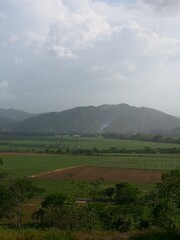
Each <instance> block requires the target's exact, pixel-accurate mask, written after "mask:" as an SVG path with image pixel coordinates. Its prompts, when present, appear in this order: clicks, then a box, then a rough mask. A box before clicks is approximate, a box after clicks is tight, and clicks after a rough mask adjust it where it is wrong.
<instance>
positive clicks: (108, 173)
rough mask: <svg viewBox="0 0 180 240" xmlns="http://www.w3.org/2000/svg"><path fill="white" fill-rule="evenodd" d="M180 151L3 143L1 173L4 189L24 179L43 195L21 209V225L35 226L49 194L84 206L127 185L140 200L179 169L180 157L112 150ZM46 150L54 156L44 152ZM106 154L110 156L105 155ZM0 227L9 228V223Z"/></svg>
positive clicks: (91, 143)
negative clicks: (167, 174)
mask: <svg viewBox="0 0 180 240" xmlns="http://www.w3.org/2000/svg"><path fill="white" fill-rule="evenodd" d="M58 144H59V145H58ZM179 146H180V145H177V144H168V143H166V144H165V143H152V142H142V141H130V140H114V139H104V138H100V137H96V138H79V137H78V138H71V137H66V138H65V139H63V140H62V139H55V138H54V139H53V138H52V137H41V138H40V137H36V138H28V137H26V138H25V137H17V138H14V137H13V138H12V137H9V138H6V139H3V140H2V138H1V141H0V159H1V160H2V165H1V166H0V169H1V170H2V171H4V172H8V174H9V175H8V177H7V179H6V180H3V182H2V183H6V182H5V181H7V184H8V181H9V182H10V183H11V179H17V178H23V179H27V178H28V179H29V180H30V181H31V182H32V183H33V185H34V186H36V187H40V188H43V189H44V190H45V191H44V192H43V193H41V194H40V195H39V196H38V198H34V199H31V201H30V202H26V203H24V204H23V206H22V211H23V212H24V215H23V217H22V221H23V224H34V220H32V219H31V214H32V213H33V212H34V211H37V210H38V209H39V208H40V207H41V202H42V201H43V199H45V198H46V196H48V195H49V194H54V193H58V194H66V195H67V196H71V197H72V198H73V199H74V198H75V199H76V200H78V201H82V199H84V198H85V199H89V198H92V197H94V198H98V197H99V196H100V197H102V196H103V192H104V191H105V189H108V188H110V189H112V188H114V186H117V185H118V184H119V183H121V182H128V183H129V184H130V185H131V186H132V188H135V189H136V188H138V189H139V190H141V191H142V192H143V194H148V193H150V192H151V190H153V189H154V186H155V184H156V183H157V182H158V183H159V182H161V174H162V173H164V172H167V171H169V170H173V169H177V168H180V154H175V153H174V154H172V153H171V154H162V153H159V151H158V150H157V151H155V153H145V152H142V153H141V154H140V153H138V154H137V153H135V152H134V153H131V154H127V153H118V152H116V149H120V148H126V149H134V150H135V149H144V148H152V149H166V148H167V149H169V148H179ZM47 148H48V149H49V150H53V151H52V152H51V151H48V152H47V151H46V150H47ZM59 148H61V149H62V151H61V152H59V153H58V152H56V150H58V149H59ZM67 148H69V149H80V148H81V149H82V148H85V149H90V150H91V149H93V148H98V149H101V150H102V151H101V153H100V154H99V153H96V152H95V154H94V153H93V154H89V152H87V154H86V152H83V153H79V152H78V153H77V152H76V154H73V152H68V151H67V150H66V149H67ZM106 149H112V151H111V152H106ZM113 150H115V152H113ZM105 200H106V198H105ZM77 207H79V206H78V205H77ZM109 208H111V207H110V206H109ZM112 209H113V207H112ZM68 218H69V217H68ZM3 223H9V220H6V221H5V222H3ZM43 234H45V233H43ZM55 234H56V233H55ZM52 239H54V238H52ZM57 239H58V238H57ZM60 239H61V238H60ZM118 239H120V238H119V237H118Z"/></svg>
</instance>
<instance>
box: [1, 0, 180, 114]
mask: <svg viewBox="0 0 180 240" xmlns="http://www.w3.org/2000/svg"><path fill="white" fill-rule="evenodd" d="M115 2H117V3H119V4H115V5H114V3H115ZM133 2H134V4H133ZM136 2H137V3H138V4H135V3H136ZM178 6H179V1H173V0H171V1H160V0H159V1H158V0H157V1H145V0H138V1H113V4H112V1H109V0H107V1H96V0H80V1H75V0H66V1H65V0H62V1H60V0H59V1H56V0H6V1H3V3H1V4H0V13H1V12H2V13H3V16H6V17H5V19H4V20H3V21H1V19H0V33H1V34H0V52H1V57H0V65H1V71H0V79H2V81H1V82H0V98H1V106H0V107H2V106H3V107H16V108H22V109H24V110H27V111H31V112H46V111H54V110H63V109H66V108H69V107H74V106H77V105H90V104H93V105H99V104H103V103H110V104H112V103H120V102H127V103H129V104H132V105H137V106H142V105H146V106H149V107H154V108H157V109H160V110H163V111H166V112H169V113H173V114H177V115H180V112H179V109H180V96H179V91H178V89H179V84H180V83H179V80H178V76H179V74H180V70H179V63H180V31H179V30H178V29H180V23H179V16H178V14H169V11H163V14H157V12H156V11H152V9H160V8H161V9H168V8H169V9H173V7H174V9H175V8H178ZM175 26H176V27H175ZM4 79H5V80H6V81H4ZM12 93H13V94H12ZM15 96H16V98H15ZM167 96H169V97H168V98H167ZM12 99H13V101H12ZM168 99H171V101H169V100H168ZM174 99H176V100H174Z"/></svg>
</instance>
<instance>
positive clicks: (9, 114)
mask: <svg viewBox="0 0 180 240" xmlns="http://www.w3.org/2000/svg"><path fill="white" fill-rule="evenodd" d="M33 116H35V115H34V114H31V113H27V112H24V111H21V110H16V109H2V108H0V117H5V118H8V119H10V120H11V121H14V122H19V121H23V120H25V119H27V118H29V117H33Z"/></svg>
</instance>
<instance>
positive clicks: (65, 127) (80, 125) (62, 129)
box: [12, 103, 180, 134]
mask: <svg viewBox="0 0 180 240" xmlns="http://www.w3.org/2000/svg"><path fill="white" fill-rule="evenodd" d="M176 127H180V119H178V118H176V117H174V116H172V115H169V114H166V113H163V112H161V111H158V110H155V109H152V108H146V107H134V106H130V105H128V104H125V103H121V104H117V105H109V104H103V105H100V106H97V107H95V106H92V105H90V106H83V107H81V106H79V107H76V108H72V109H68V110H64V111H61V112H49V113H44V114H40V115H38V116H33V117H30V118H27V119H25V120H23V121H21V122H17V123H15V124H13V126H12V128H13V131H14V132H17V133H63V134H69V133H81V134H87V133H103V132H117V133H123V134H127V133H128V134H131V133H132V134H133V133H149V132H151V131H153V130H155V129H159V130H162V131H166V130H170V129H173V128H176Z"/></svg>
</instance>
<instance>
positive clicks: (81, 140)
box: [0, 136, 180, 151]
mask: <svg viewBox="0 0 180 240" xmlns="http://www.w3.org/2000/svg"><path fill="white" fill-rule="evenodd" d="M146 147H149V148H152V149H158V148H174V147H176V148H180V145H179V144H172V143H158V142H145V141H136V140H122V139H110V138H103V137H67V136H63V137H61V136H57V137H17V136H16V137H14V136H8V137H5V136H1V137H0V151H25V150H29V151H44V150H46V149H49V150H58V149H62V150H63V149H67V148H70V149H77V148H84V149H88V148H89V149H93V148H98V149H100V150H102V149H110V148H118V149H123V148H125V149H143V148H146Z"/></svg>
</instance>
